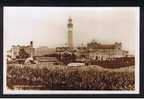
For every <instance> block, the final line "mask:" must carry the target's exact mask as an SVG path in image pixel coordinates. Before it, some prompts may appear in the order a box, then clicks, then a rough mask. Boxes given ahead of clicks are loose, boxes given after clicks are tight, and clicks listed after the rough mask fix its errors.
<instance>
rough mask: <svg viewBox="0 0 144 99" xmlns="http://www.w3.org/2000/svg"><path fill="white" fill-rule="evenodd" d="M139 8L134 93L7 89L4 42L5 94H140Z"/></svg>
mask: <svg viewBox="0 0 144 99" xmlns="http://www.w3.org/2000/svg"><path fill="white" fill-rule="evenodd" d="M123 8H126V7H123ZM135 8H137V9H136V10H138V11H137V15H136V16H137V20H138V21H137V22H138V24H137V27H136V28H137V29H136V32H137V33H138V34H136V35H135V39H136V42H135V46H136V50H135V64H136V65H135V90H134V91H90V90H89V91H86V90H85V91H70V90H66V91H64V90H63V91H52V90H49V91H33V90H27V91H21V90H15V91H13V90H8V89H7V87H6V70H7V66H6V46H5V45H6V42H5V40H3V42H4V47H3V53H4V54H3V57H4V58H3V63H4V66H3V67H4V70H3V75H4V77H3V94H139V80H140V79H139V77H140V76H139V74H140V72H139V44H140V43H139V41H140V39H139V34H140V31H139V30H140V27H139V25H140V24H139V23H140V20H139V19H140V7H135ZM3 26H4V23H3ZM3 38H4V39H5V34H4V37H3Z"/></svg>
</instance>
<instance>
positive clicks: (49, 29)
mask: <svg viewBox="0 0 144 99" xmlns="http://www.w3.org/2000/svg"><path fill="white" fill-rule="evenodd" d="M69 17H71V18H72V20H73V25H74V27H73V38H74V39H73V40H74V46H79V45H81V44H82V43H83V44H84V45H86V44H87V43H88V42H91V41H92V40H95V41H97V42H99V43H106V44H110V43H114V42H122V46H123V49H124V50H128V51H129V52H130V53H134V51H135V47H136V43H135V42H136V40H137V39H136V35H137V34H138V29H139V27H138V26H139V8H138V7H4V44H5V46H6V48H7V49H10V48H11V46H12V45H17V44H19V45H28V44H29V43H30V41H33V42H34V47H39V46H48V47H49V48H54V47H57V46H65V44H67V31H68V29H67V23H68V18H69Z"/></svg>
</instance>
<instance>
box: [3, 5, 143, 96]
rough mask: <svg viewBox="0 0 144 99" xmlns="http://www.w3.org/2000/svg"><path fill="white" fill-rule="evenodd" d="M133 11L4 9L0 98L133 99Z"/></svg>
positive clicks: (136, 14)
mask: <svg viewBox="0 0 144 99" xmlns="http://www.w3.org/2000/svg"><path fill="white" fill-rule="evenodd" d="M139 17H140V15H139V7H4V11H3V26H4V27H3V30H4V35H3V42H4V43H3V45H4V49H3V51H4V55H3V57H4V58H3V62H4V66H3V69H4V70H3V89H4V91H3V93H4V94H138V93H139Z"/></svg>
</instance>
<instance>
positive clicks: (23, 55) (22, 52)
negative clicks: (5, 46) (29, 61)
mask: <svg viewBox="0 0 144 99" xmlns="http://www.w3.org/2000/svg"><path fill="white" fill-rule="evenodd" d="M28 57H29V54H28V53H27V52H26V51H25V50H24V48H21V49H20V50H19V58H20V59H26V58H28Z"/></svg>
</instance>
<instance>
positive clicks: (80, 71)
mask: <svg viewBox="0 0 144 99" xmlns="http://www.w3.org/2000/svg"><path fill="white" fill-rule="evenodd" d="M134 78H135V77H134V66H130V67H124V68H119V69H106V68H102V67H100V66H96V65H90V66H79V67H67V66H61V65H48V64H41V65H36V64H33V65H18V64H9V65H8V68H7V86H8V88H9V89H13V90H14V89H22V90H33V89H35V90H134V89H135V87H134V85H135V80H134Z"/></svg>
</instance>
